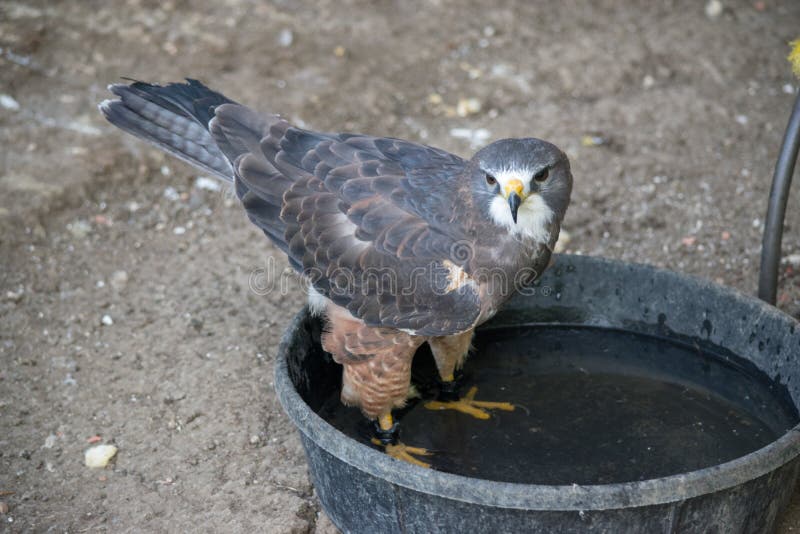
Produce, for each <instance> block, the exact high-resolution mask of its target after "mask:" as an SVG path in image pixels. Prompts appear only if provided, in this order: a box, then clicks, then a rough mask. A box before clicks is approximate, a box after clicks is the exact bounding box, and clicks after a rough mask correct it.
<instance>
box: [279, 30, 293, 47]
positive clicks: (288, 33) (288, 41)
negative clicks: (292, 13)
mask: <svg viewBox="0 0 800 534" xmlns="http://www.w3.org/2000/svg"><path fill="white" fill-rule="evenodd" d="M293 42H294V33H292V30H290V29H288V28H284V29H282V30H281V31H279V32H278V45H279V46H282V47H284V48H288V47H290V46H292V43H293Z"/></svg>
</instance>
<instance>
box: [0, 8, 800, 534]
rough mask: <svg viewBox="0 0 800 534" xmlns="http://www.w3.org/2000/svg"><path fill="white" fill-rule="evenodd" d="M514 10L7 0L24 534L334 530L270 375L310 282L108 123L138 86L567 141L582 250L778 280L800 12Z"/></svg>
mask: <svg viewBox="0 0 800 534" xmlns="http://www.w3.org/2000/svg"><path fill="white" fill-rule="evenodd" d="M590 4H591V6H590ZM489 5H490V4H489V3H485V2H478V1H473V2H456V1H454V0H453V1H448V0H432V1H428V2H422V1H403V2H390V1H387V0H377V1H372V2H352V1H348V2H341V1H314V2H311V1H309V2H291V1H288V0H282V1H276V2H274V3H267V2H258V1H255V0H222V1H220V0H214V1H212V0H202V1H196V2H188V1H181V0H172V1H170V0H168V1H166V2H159V1H155V0H152V1H151V0H132V1H127V2H122V1H118V2H109V1H99V0H98V1H88V0H84V1H81V2H49V1H38V2H13V1H7V0H6V1H3V2H2V3H0V47H2V50H0V125H1V126H2V128H0V147H2V148H0V162H1V164H2V174H1V175H0V198H2V200H0V229H1V231H2V233H0V265H2V267H1V269H2V271H1V272H0V289H1V290H2V292H0V492H1V493H0V501H2V503H3V504H0V525H2V526H0V531H10V532H49V531H57V532H81V531H88V530H91V531H112V532H133V531H147V532H181V531H189V530H191V531H198V530H199V531H208V532H223V531H224V532H252V531H264V532H276V533H285V532H333V531H335V529H334V528H333V527H332V526H331V524H330V522H329V521H328V520H327V519H326V518H325V517H324V514H322V513H321V511H320V507H319V504H318V502H317V500H316V498H315V496H314V491H313V488H312V486H311V484H310V483H309V479H308V475H307V472H306V465H305V460H304V456H303V451H302V449H301V446H300V442H299V439H298V437H297V436H296V434H295V432H294V431H293V430H292V427H291V425H290V423H289V421H288V420H287V418H286V417H285V416H284V415H283V414H282V412H281V409H280V407H279V405H278V403H277V400H276V397H275V394H274V392H273V390H272V387H271V384H272V369H273V362H274V360H275V352H276V344H277V342H278V339H279V337H280V335H281V333H282V331H283V329H284V327H285V326H286V324H287V323H288V321H289V319H290V317H291V316H292V315H293V314H294V313H295V311H296V310H298V309H299V308H300V306H301V305H302V303H303V295H302V294H301V291H300V289H299V285H296V284H290V285H289V288H288V290H286V291H278V290H273V291H264V290H263V289H264V287H263V280H262V279H261V278H260V277H261V275H263V273H264V272H266V271H270V272H273V273H275V274H274V276H276V277H279V276H280V274H281V272H282V270H283V269H284V268H285V267H286V262H285V260H284V259H283V257H282V255H281V254H280V253H279V251H278V250H277V249H276V248H275V247H273V246H271V245H270V244H269V243H267V242H266V241H265V238H264V237H263V235H262V234H261V233H260V232H259V231H258V230H257V229H255V228H254V227H252V226H251V225H250V224H249V223H248V222H247V221H246V219H245V216H244V214H243V212H242V210H241V209H240V208H239V207H238V205H237V203H236V201H235V199H234V198H233V197H232V195H230V193H228V192H226V191H224V190H215V188H214V186H212V185H209V183H208V182H207V181H204V180H200V181H198V180H197V178H198V176H199V174H198V172H197V171H195V170H193V169H191V168H189V167H187V166H185V165H183V164H181V163H178V162H177V161H175V160H173V159H170V158H168V157H165V156H163V155H162V154H160V153H159V152H157V151H156V150H154V149H151V148H149V147H148V146H145V145H143V144H141V143H139V142H137V141H136V140H134V139H132V138H130V137H127V136H125V135H123V134H122V133H120V132H118V131H116V130H115V129H113V128H112V127H111V126H109V125H108V124H105V123H104V122H103V120H102V118H101V117H100V115H99V113H98V112H97V109H96V105H97V103H98V102H99V101H101V100H102V99H104V98H107V97H108V93H107V92H106V89H105V87H106V85H107V84H108V83H110V82H114V81H117V80H119V78H120V77H121V76H128V77H132V78H138V79H143V80H148V81H159V82H166V81H172V80H179V79H181V78H183V77H184V76H191V77H196V78H199V79H201V80H204V81H206V82H207V83H209V84H210V85H212V86H213V87H215V88H217V89H219V90H221V91H224V92H225V93H226V94H227V95H228V96H230V97H231V98H233V99H235V100H238V101H240V102H243V103H247V104H250V105H252V106H254V107H257V108H259V109H262V110H264V111H272V112H279V113H281V114H282V115H284V116H286V117H288V118H289V119H291V120H294V121H296V122H298V123H301V124H306V125H308V126H312V127H314V128H315V129H322V130H350V131H362V132H368V133H375V134H381V135H391V136H395V137H404V138H410V139H414V140H419V141H423V142H426V143H429V144H433V145H436V146H440V147H442V148H445V149H448V150H452V151H455V152H457V153H459V154H462V155H469V154H470V153H471V152H472V150H473V148H474V146H477V145H481V144H484V143H486V142H488V141H490V140H493V139H498V138H502V137H515V136H516V137H519V136H537V137H542V138H545V139H548V140H551V141H552V142H554V143H556V144H558V145H559V146H561V147H562V148H564V149H565V150H566V151H567V153H568V154H569V156H570V157H571V160H572V166H573V172H574V175H575V179H576V183H575V190H574V194H573V200H572V206H571V208H570V211H569V213H568V215H567V219H566V222H565V224H564V226H565V228H566V229H567V230H568V231H569V233H570V234H571V238H572V239H571V241H570V242H569V244H568V245H567V249H568V250H569V251H571V252H579V253H583V254H592V255H603V256H609V257H614V258H620V259H623V260H626V261H636V262H645V263H652V264H655V265H659V266H663V267H667V268H670V269H674V270H678V271H681V272H686V273H692V274H696V275H700V276H704V277H707V278H710V279H712V280H715V281H717V282H719V283H722V284H727V285H730V286H733V287H736V288H738V289H740V290H741V291H743V292H746V293H752V292H753V291H754V289H755V283H756V276H757V268H758V254H759V250H760V235H761V231H762V221H763V216H764V210H765V204H766V197H767V192H768V190H769V182H770V177H771V172H772V169H773V164H774V160H775V156H776V153H777V150H778V147H779V144H780V139H781V136H782V133H783V128H784V126H785V124H786V120H787V118H788V112H789V110H790V107H791V104H792V101H793V93H794V92H795V91H796V87H797V81H796V80H794V79H793V78H792V76H791V73H790V69H789V66H788V64H787V62H786V60H785V56H786V54H787V52H788V47H787V42H788V41H789V40H791V39H793V38H795V37H797V36H798V32H800V3H798V2H796V1H794V0H785V1H773V0H764V1H759V2H753V1H751V0H722V1H721V2H719V3H714V2H711V3H710V4H709V5H708V6H706V5H705V4H704V3H703V2H698V1H690V0H686V1H677V0H674V1H670V0H662V1H657V2H653V1H646V0H640V1H636V2H617V1H613V0H604V1H599V2H591V3H590V2H579V1H577V0H572V1H566V2H558V3H545V2H523V1H520V2H500V3H499V4H495V5H493V7H491V8H489V7H487V6H489ZM716 8H720V9H716ZM459 104H460V105H459ZM212 183H213V182H212ZM798 195H800V193H798V188H795V191H794V193H793V194H792V198H791V200H790V210H789V211H790V213H789V217H788V220H787V231H786V235H785V239H784V245H783V250H784V254H785V256H787V257H789V259H790V260H791V261H788V262H787V263H785V264H784V266H783V269H782V281H781V288H780V307H781V308H782V309H784V310H785V311H787V312H788V313H791V314H793V315H795V316H798V315H800V290H798V285H800V278H798V277H797V276H796V273H797V270H798V268H800V256H798V254H800V210H797V209H793V208H796V207H797V206H798V199H799V198H800V197H798ZM793 255H794V256H793ZM92 436H100V438H101V440H102V443H112V444H115V445H116V446H117V447H118V448H119V452H118V454H117V456H116V458H115V460H114V462H113V464H112V466H111V467H109V468H107V469H105V470H92V469H89V468H87V467H85V466H84V464H83V452H84V450H85V449H86V448H87V447H88V446H89V444H88V440H89V439H90V438H92ZM5 507H7V509H5ZM4 509H5V511H3V510H4ZM797 530H800V498H797V497H796V498H795V503H793V507H792V509H791V510H790V512H789V514H787V517H786V518H785V520H784V522H783V524H782V526H781V527H780V532H791V531H797Z"/></svg>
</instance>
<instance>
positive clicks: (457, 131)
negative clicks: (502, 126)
mask: <svg viewBox="0 0 800 534" xmlns="http://www.w3.org/2000/svg"><path fill="white" fill-rule="evenodd" d="M450 135H451V136H452V137H455V138H456V139H466V140H467V141H469V144H470V146H471V147H472V148H477V147H479V146H480V145H482V144H483V143H485V142H486V141H487V140H488V139H489V138H490V137H491V136H492V133H491V132H490V131H489V130H487V129H486V128H477V129H475V130H473V129H471V128H451V129H450Z"/></svg>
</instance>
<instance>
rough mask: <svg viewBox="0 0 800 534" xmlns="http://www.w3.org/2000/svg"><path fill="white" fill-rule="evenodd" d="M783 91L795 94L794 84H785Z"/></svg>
mask: <svg viewBox="0 0 800 534" xmlns="http://www.w3.org/2000/svg"><path fill="white" fill-rule="evenodd" d="M783 92H784V93H786V94H787V95H793V94H794V85H792V84H790V83H787V84H784V85H783Z"/></svg>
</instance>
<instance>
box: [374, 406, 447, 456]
mask: <svg viewBox="0 0 800 534" xmlns="http://www.w3.org/2000/svg"><path fill="white" fill-rule="evenodd" d="M398 434H399V432H398V426H397V423H395V422H394V421H393V420H392V416H391V414H387V415H382V416H380V417H379V418H378V420H377V421H376V422H375V437H373V438H372V440H371V441H372V444H373V445H377V446H379V447H383V450H384V451H385V452H386V454H388V455H389V456H391V457H392V458H397V459H398V460H403V461H404V462H408V463H410V464H414V465H417V466H419V467H425V468H428V467H430V466H431V464H429V463H427V462H423V461H422V460H420V459H418V458H415V457H414V455H416V456H430V455H431V454H432V453H431V452H430V451H428V449H423V448H422V447H411V446H409V445H406V444H405V443H402V442H400V441H398V439H397V436H398Z"/></svg>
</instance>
